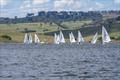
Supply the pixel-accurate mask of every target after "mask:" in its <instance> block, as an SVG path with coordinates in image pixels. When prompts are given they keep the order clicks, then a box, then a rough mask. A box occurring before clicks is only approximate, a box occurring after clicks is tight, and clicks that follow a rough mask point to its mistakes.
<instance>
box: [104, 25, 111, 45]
mask: <svg viewBox="0 0 120 80" xmlns="http://www.w3.org/2000/svg"><path fill="white" fill-rule="evenodd" d="M102 41H103V44H105V43H109V42H110V41H111V39H110V36H109V34H108V32H107V30H106V29H105V27H104V26H103V27H102Z"/></svg>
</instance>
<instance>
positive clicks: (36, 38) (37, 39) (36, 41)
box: [35, 34, 40, 43]
mask: <svg viewBox="0 0 120 80" xmlns="http://www.w3.org/2000/svg"><path fill="white" fill-rule="evenodd" d="M35 43H40V39H39V38H38V36H37V34H35Z"/></svg>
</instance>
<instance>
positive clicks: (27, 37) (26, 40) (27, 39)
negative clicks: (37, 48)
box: [24, 33, 32, 44]
mask: <svg viewBox="0 0 120 80" xmlns="http://www.w3.org/2000/svg"><path fill="white" fill-rule="evenodd" d="M24 43H25V44H30V43H32V36H31V34H27V33H26V34H25V37H24Z"/></svg>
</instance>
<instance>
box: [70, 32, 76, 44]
mask: <svg viewBox="0 0 120 80" xmlns="http://www.w3.org/2000/svg"><path fill="white" fill-rule="evenodd" d="M69 37H70V42H71V43H75V42H76V41H75V37H74V35H73V33H72V32H71V33H70V34H69Z"/></svg>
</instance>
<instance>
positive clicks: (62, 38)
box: [59, 31, 65, 43]
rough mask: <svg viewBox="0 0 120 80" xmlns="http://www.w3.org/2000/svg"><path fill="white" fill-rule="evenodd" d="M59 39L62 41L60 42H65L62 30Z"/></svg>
mask: <svg viewBox="0 0 120 80" xmlns="http://www.w3.org/2000/svg"><path fill="white" fill-rule="evenodd" d="M59 41H60V43H65V39H64V35H63V33H62V31H60V34H59Z"/></svg>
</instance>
